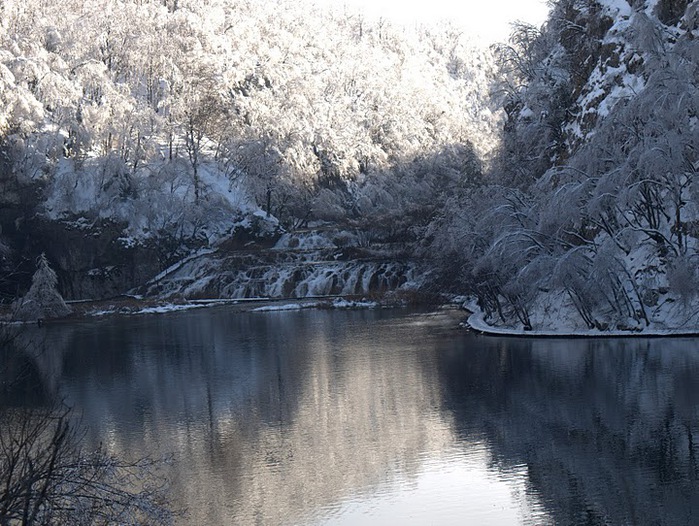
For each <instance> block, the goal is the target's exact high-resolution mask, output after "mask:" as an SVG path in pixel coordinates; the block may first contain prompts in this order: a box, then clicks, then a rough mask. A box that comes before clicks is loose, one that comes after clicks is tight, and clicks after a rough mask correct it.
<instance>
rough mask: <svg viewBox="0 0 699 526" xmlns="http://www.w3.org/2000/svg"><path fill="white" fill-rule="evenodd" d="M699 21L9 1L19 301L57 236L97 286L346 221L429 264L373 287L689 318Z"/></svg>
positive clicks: (8, 273)
mask: <svg viewBox="0 0 699 526" xmlns="http://www.w3.org/2000/svg"><path fill="white" fill-rule="evenodd" d="M698 17H699V14H698V13H697V7H696V6H695V5H694V4H693V3H692V2H689V1H687V0H634V1H630V2H627V1H625V0H555V1H553V2H551V13H550V17H549V19H548V20H547V22H546V23H545V24H544V25H543V26H542V27H539V28H537V27H532V26H527V25H525V24H518V25H516V26H515V27H513V32H512V35H511V37H510V40H509V41H508V42H505V43H502V44H498V45H494V46H491V47H490V48H489V49H483V48H482V47H479V46H478V45H477V44H476V43H474V42H472V41H471V40H469V37H468V35H465V34H463V31H461V30H459V29H458V28H457V27H453V26H450V25H448V24H442V25H437V26H430V25H422V26H415V27H404V26H400V25H395V24H392V23H390V22H388V21H386V20H382V19H371V18H368V17H365V16H364V15H362V14H361V13H360V12H355V11H352V10H350V9H349V8H341V9H328V8H323V7H320V6H318V5H315V4H312V3H305V2H290V1H288V0H274V1H270V2H262V3H260V2H254V1H252V0H206V1H201V2H193V1H188V0H157V1H156V0H83V1H78V0H58V1H55V2H46V1H44V0H29V1H26V2H25V1H19V0H0V184H2V192H1V193H0V226H1V227H2V231H1V232H0V255H1V256H2V274H3V277H2V280H1V282H0V292H1V293H2V295H3V298H4V300H5V301H12V299H13V298H15V297H17V296H19V295H22V294H24V293H26V291H27V290H28V289H29V286H30V278H31V275H32V273H33V271H34V268H35V261H36V258H37V256H38V255H39V254H41V253H44V252H45V253H46V255H47V258H48V261H49V262H50V263H51V265H52V267H54V268H55V270H56V274H57V276H58V282H59V286H63V288H64V289H66V290H63V292H64V295H66V296H67V297H70V298H71V299H87V298H88V297H93V298H94V297H95V296H99V295H102V296H106V295H109V294H115V293H124V292H127V291H128V290H131V289H134V288H136V287H138V286H142V285H144V284H145V283H150V282H152V280H153V279H154V277H155V276H156V275H161V274H162V273H163V272H166V271H167V269H168V268H172V266H173V265H177V264H180V266H181V267H182V268H185V267H186V266H187V263H188V262H189V261H191V258H194V257H195V256H196V257H199V256H197V255H198V254H199V255H201V254H204V252H202V251H208V252H206V254H205V255H206V257H209V258H215V257H219V256H214V255H211V254H212V253H213V252H216V253H220V252H221V251H222V250H223V249H222V248H221V247H227V249H228V250H230V249H231V248H235V249H239V248H240V247H241V246H246V247H247V246H248V244H249V243H252V242H253V241H255V242H256V243H258V242H259V244H260V246H262V245H264V243H267V245H266V246H267V248H268V247H269V246H271V245H274V243H278V242H279V240H280V239H282V240H286V242H287V246H292V245H289V244H288V240H289V238H288V236H289V235H293V234H294V233H295V232H301V231H308V229H316V230H318V229H321V230H326V231H327V230H329V229H333V231H334V234H333V235H334V236H335V237H336V238H339V237H342V239H344V241H343V243H344V244H342V243H339V242H337V241H334V243H336V245H337V246H333V248H334V249H337V250H338V251H339V249H340V248H342V249H343V255H342V257H343V258H345V257H350V256H347V253H348V252H349V248H352V249H353V250H354V253H360V252H361V256H362V257H365V258H366V257H368V255H371V256H372V257H377V254H379V253H381V255H382V257H385V256H386V254H388V252H387V249H386V246H388V245H390V246H391V247H392V248H391V251H390V254H389V255H390V256H391V257H393V258H401V259H405V260H410V262H411V263H410V264H411V265H414V267H411V269H412V270H411V271H410V273H409V274H410V277H409V278H407V277H401V279H399V280H397V279H396V280H384V281H381V280H379V279H378V278H376V276H375V275H374V276H372V277H371V278H370V279H366V283H367V287H369V286H371V284H372V283H384V282H385V283H386V287H388V286H389V285H388V284H389V283H390V284H393V283H394V282H395V284H399V285H400V286H412V287H414V288H417V289H419V290H422V291H429V292H430V293H439V294H448V295H452V296H457V297H464V298H467V299H468V300H469V305H470V308H471V309H476V310H479V311H480V312H482V314H483V319H484V320H485V322H486V323H488V324H490V325H492V326H500V327H505V328H512V329H522V330H547V329H557V328H565V330H570V331H578V330H597V331H606V330H620V331H641V330H666V329H667V330H671V329H678V328H685V329H686V328H688V327H689V328H691V327H695V326H696V325H697V323H698V322H699V320H698V319H697V314H698V313H699V300H698V299H697V293H698V292H699V274H698V273H697V256H698V254H697V238H698V237H699V208H698V205H699V201H698V200H699V187H697V186H696V184H695V181H694V175H695V174H696V173H697V170H699V153H698V151H697V148H698V147H699V144H698V143H699V129H698V126H697V124H698V123H699V117H698V115H697V111H698V110H699V93H698V89H697V85H698V82H697V80H698V79H697V77H698V75H699V69H698V68H699V44H697V42H696V37H697V36H699V33H698V32H697V31H698V30H697V24H698V23H699V18H698ZM340 233H341V234H342V235H340ZM285 236H287V237H285ZM350 238H351V239H352V242H351V243H350V242H349V241H347V240H348V239H350ZM261 239H266V241H264V242H262V241H260V240H261ZM251 240H252V241H251ZM295 243H296V245H294V246H298V243H299V241H298V240H296V241H295ZM348 244H350V245H352V246H351V247H349V248H348ZM398 245H399V246H400V249H399V250H397V249H396V248H395V247H396V246H398ZM66 246H70V247H73V248H72V249H71V250H70V251H69V250H67V249H66V248H65V247H66ZM256 246H257V245H256ZM80 247H83V250H84V251H85V252H88V251H89V252H90V253H91V254H92V255H90V256H89V257H88V256H87V255H85V254H80ZM95 254H96V255H95ZM338 254H339V252H337V251H336V253H335V254H334V255H331V256H327V255H324V256H323V257H324V258H327V259H333V260H337V259H340V256H339V255H338ZM228 255H230V254H228ZM275 257H276V256H275ZM267 259H269V258H267ZM278 259H280V258H278V257H277V258H276V259H275V261H277V260H278ZM224 261H225V264H224V263H222V262H224ZM231 261H232V260H230V259H225V260H224V259H221V260H220V262H221V263H220V264H218V266H216V265H210V264H209V263H210V260H207V262H206V264H203V263H202V264H200V265H199V266H198V267H197V269H198V270H197V272H199V271H201V272H208V273H209V275H208V276H207V279H208V280H209V281H211V280H212V276H213V275H217V273H220V269H221V268H222V265H223V266H224V267H226V269H227V272H229V273H236V272H237V273H238V274H240V272H238V270H236V269H238V268H239V267H238V266H237V265H238V263H231ZM178 262H179V263H178ZM305 263H308V262H305ZM265 264H269V262H268V261H266V263H265ZM382 265H383V266H381V265H379V266H376V267H375V268H374V269H373V270H372V271H371V272H374V273H377V272H381V273H384V274H386V273H388V272H389V271H388V270H386V269H387V268H388V267H387V266H386V264H383V263H382ZM126 268H130V270H129V271H126V270H124V269H126ZM187 268H189V267H187ZM378 268H380V269H381V270H377V269H378ZM114 269H117V270H119V269H121V270H120V271H121V272H122V277H123V276H126V275H127V274H128V276H127V277H125V278H123V279H120V280H117V281H114V280H113V281H112V282H111V285H110V287H102V288H100V287H92V288H89V289H86V288H80V287H76V286H75V283H76V282H77V281H80V280H83V281H84V280H86V279H88V277H89V278H90V279H93V278H95V277H96V276H106V275H108V274H109V273H114V272H115V270H114ZM202 269H204V270H202ZM231 269H232V270H231ZM309 272H310V271H309ZM342 272H344V274H343V275H345V278H344V279H345V282H347V280H348V278H347V277H346V274H347V273H348V271H346V270H342V271H337V273H336V274H333V280H335V279H336V278H337V276H339V275H340V274H342ZM361 272H364V273H366V272H367V271H365V270H361V271H360V270H357V271H356V272H355V274H359V273H361ZM288 274H289V275H294V276H297V278H296V279H297V281H298V279H299V278H298V275H299V272H297V271H296V270H295V271H294V272H290V273H288ZM245 275H246V276H247V278H246V279H248V278H249V279H253V278H254V276H256V274H254V273H247V274H245ZM267 275H268V273H265V274H264V276H267ZM308 275H310V274H308ZM306 277H307V276H306ZM231 279H232V278H231ZM255 279H258V278H255ZM285 279H286V278H285ZM303 279H306V278H303ZM309 279H310V278H309ZM314 279H315V278H314ZM357 279H359V278H357ZM70 283H72V285H70V286H69V284H70ZM391 286H393V285H391ZM71 287H72V288H71ZM334 287H335V288H333V287H330V286H329V288H327V290H328V291H334V290H335V289H337V290H338V291H340V290H349V289H348V288H347V287H344V288H342V287H341V286H339V285H337V286H335V285H334ZM353 287H354V288H352V290H356V291H361V292H366V290H365V289H366V287H365V288H361V287H355V286H354V285H353ZM233 288H234V287H232V286H231V287H229V288H227V289H225V290H226V291H230V290H233ZM67 289H70V291H67ZM148 290H149V292H150V293H154V294H163V293H164V292H163V291H169V292H170V293H172V292H173V291H174V290H175V289H174V288H173V287H172V286H169V288H168V287H151V288H149V289H148ZM178 290H179V293H181V294H184V295H185V296H187V295H189V294H187V293H183V292H182V290H183V289H178ZM202 290H203V289H199V290H198V292H197V294H202ZM206 290H207V291H208V293H209V295H211V294H219V295H222V294H223V293H222V290H223V289H221V288H219V289H216V290H214V291H213V292H211V291H212V290H213V289H210V288H209V289H206ZM236 290H242V289H236ZM246 290H248V289H246ZM255 290H257V289H255ZM279 290H281V291H283V290H287V291H289V290H293V291H295V292H294V294H295V295H299V294H309V291H310V290H311V288H309V287H308V286H306V287H305V288H303V289H299V288H294V286H290V287H287V286H286V285H285V286H281V287H279ZM301 290H302V291H303V292H299V291H301ZM313 290H315V289H313ZM245 294H249V291H248V292H246V293H245ZM280 294H281V293H280ZM229 295H230V294H229Z"/></svg>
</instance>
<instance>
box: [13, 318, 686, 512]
mask: <svg viewBox="0 0 699 526" xmlns="http://www.w3.org/2000/svg"><path fill="white" fill-rule="evenodd" d="M425 320H426V318H425V317H421V316H412V315H407V314H406V313H395V312H387V311H371V312H309V311H306V312H296V313H294V312H280V313H264V314H262V313H259V314H254V313H249V314H241V313H233V312H230V311H227V310H226V309H213V310H205V311H197V312H189V313H181V314H178V315H173V316H153V317H150V316H143V317H135V318H114V319H109V320H102V321H100V322H94V323H84V324H79V325H71V326H54V327H49V328H45V329H42V330H41V331H38V330H37V331H27V332H26V333H25V334H24V336H23V337H24V338H27V339H28V340H27V341H30V342H34V344H33V345H25V346H24V349H25V350H24V351H22V352H20V353H16V354H14V355H12V360H15V362H12V363H15V366H14V367H13V368H9V367H8V368H5V370H4V374H5V376H11V374H12V371H15V370H16V369H17V367H19V365H22V364H23V365H22V367H24V368H27V367H28V368H29V370H31V371H32V376H31V378H32V381H36V380H37V379H39V380H40V382H41V384H42V388H41V392H42V393H44V396H45V397H59V396H60V397H66V398H67V399H68V401H69V402H71V403H73V404H74V405H76V407H78V408H79V409H80V410H81V411H82V413H83V420H84V422H86V423H87V424H88V425H89V438H90V439H91V440H93V441H94V442H103V443H105V444H106V445H107V446H108V447H110V448H112V449H113V450H114V451H116V452H119V453H121V454H124V453H126V454H133V455H134V456H141V455H143V454H145V453H155V454H157V453H165V452H173V453H174V455H175V462H174V464H173V466H172V476H173V480H174V489H175V491H176V493H177V499H178V501H179V503H180V504H181V505H184V506H187V507H188V508H189V509H190V513H191V514H190V517H189V519H188V520H187V523H192V524H265V525H267V524H396V523H407V522H409V523H411V524H464V523H474V524H475V523H477V524H488V523H489V524H513V523H514V524H516V523H519V524H544V523H557V524H610V523H611V524H622V523H626V524H629V523H631V524H688V523H691V522H692V520H691V519H692V518H693V517H694V516H695V514H696V513H699V509H697V506H699V501H698V497H699V490H697V489H696V484H695V482H696V480H697V475H698V471H697V463H696V445H695V436H697V424H698V420H697V396H698V394H697V393H699V391H698V390H697V387H699V385H698V384H699V375H698V374H697V373H698V372H699V371H698V365H699V358H698V357H699V353H698V352H697V350H696V343H695V341H693V340H572V341H564V340H516V339H493V338H483V337H475V336H470V335H465V334H463V333H460V332H456V331H453V330H445V329H442V328H440V327H439V326H437V325H435V324H434V323H426V322H425ZM38 341H43V342H46V345H45V346H44V347H45V348H46V349H47V350H48V349H50V352H46V351H44V352H38V351H36V350H31V349H38V348H39V347H41V346H40V345H38V344H37V343H36V342H38ZM7 363H10V362H7ZM18 364H19V365H18ZM6 384H7V385H9V383H8V382H6ZM16 385H18V384H16ZM26 391H27V387H26V385H25V386H24V387H22V388H21V389H19V388H15V393H14V395H13V394H12V393H9V394H8V393H7V392H6V393H5V397H4V398H3V403H9V401H10V400H17V397H18V396H24V395H26ZM17 393H19V395H18V394H17ZM13 396H14V398H13ZM35 403H40V401H38V402H35Z"/></svg>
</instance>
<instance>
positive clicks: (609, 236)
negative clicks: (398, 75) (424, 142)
mask: <svg viewBox="0 0 699 526" xmlns="http://www.w3.org/2000/svg"><path fill="white" fill-rule="evenodd" d="M697 21H698V18H697V6H696V5H695V4H694V3H692V2H686V1H674V0H652V1H645V2H633V3H628V2H626V1H624V0H598V1H581V0H562V1H558V2H556V3H555V5H554V7H553V11H552V14H551V18H550V19H549V22H548V23H547V25H546V26H545V27H544V28H543V29H542V30H541V31H537V30H536V29H534V28H520V30H519V31H518V32H517V33H515V35H514V37H513V41H512V42H511V46H509V47H503V48H502V49H501V50H500V52H501V64H502V71H503V80H502V84H503V86H504V89H505V90H506V91H507V93H508V94H507V100H506V109H507V111H508V122H507V124H506V127H505V135H504V142H503V145H504V146H503V148H502V151H501V152H500V154H499V157H498V160H497V163H496V164H497V166H496V168H495V169H494V170H493V172H492V173H491V174H490V184H489V185H487V186H483V187H479V188H477V189H475V190H474V191H473V192H471V193H470V194H469V195H467V196H465V197H464V199H463V200H461V201H460V202H459V207H460V209H468V210H470V211H471V214H469V215H468V216H465V215H464V214H453V215H449V216H445V217H444V218H443V219H442V221H441V222H440V225H439V227H438V228H435V239H434V241H433V245H432V250H433V252H436V250H435V247H436V249H437V250H441V251H442V252H443V253H447V254H456V255H457V258H453V257H450V259H451V261H447V262H444V263H441V265H442V268H443V269H446V270H448V271H449V273H450V275H451V276H454V275H458V276H459V278H458V279H457V280H456V282H454V281H452V282H451V286H452V288H455V289H460V290H459V291H460V292H467V293H470V294H472V295H474V298H476V299H477V301H478V307H479V309H481V310H482V311H483V313H484V314H485V320H486V321H488V322H489V323H491V324H494V325H497V326H503V327H512V328H515V329H525V330H543V331H558V332H559V333H561V332H563V333H565V332H571V331H572V332H575V331H579V330H589V329H594V330H598V331H612V330H615V331H627V332H628V331H642V330H673V329H676V330H682V331H687V330H699V298H698V296H697V295H698V294H699V274H698V272H697V263H698V262H699V259H698V256H699V253H698V252H697V250H698V248H699V228H697V225H699V193H698V192H697V190H698V189H699V187H698V186H697V183H698V182H699V181H697V180H696V176H697V171H698V170H699V127H698V124H699V120H698V115H699V90H698V88H697V86H698V85H699V82H698V81H699V44H697V36H699V30H698V27H697ZM515 59H517V60H515ZM508 90H509V91H508ZM457 239H458V240H460V242H458V244H456V243H457V242H455V240H457ZM446 270H443V272H446Z"/></svg>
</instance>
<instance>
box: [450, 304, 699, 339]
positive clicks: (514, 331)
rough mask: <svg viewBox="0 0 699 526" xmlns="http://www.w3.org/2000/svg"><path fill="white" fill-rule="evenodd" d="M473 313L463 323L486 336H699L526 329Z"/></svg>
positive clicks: (666, 332) (689, 333) (650, 331)
mask: <svg viewBox="0 0 699 526" xmlns="http://www.w3.org/2000/svg"><path fill="white" fill-rule="evenodd" d="M468 311H469V312H472V314H471V315H470V316H469V317H468V319H467V320H466V321H465V322H463V323H462V325H463V326H465V327H466V328H468V329H470V330H472V331H474V332H478V333H480V334H483V335H486V336H508V337H524V338H566V339H570V338H680V337H683V338H686V337H696V336H699V329H692V330H683V329H643V330H639V331H621V330H608V331H601V330H598V329H587V330H580V329H576V330H565V329H561V330H524V329H522V328H511V327H497V326H493V325H490V324H489V323H488V322H486V321H485V313H483V312H482V311H481V310H480V309H477V308H476V309H475V310H474V309H472V308H468Z"/></svg>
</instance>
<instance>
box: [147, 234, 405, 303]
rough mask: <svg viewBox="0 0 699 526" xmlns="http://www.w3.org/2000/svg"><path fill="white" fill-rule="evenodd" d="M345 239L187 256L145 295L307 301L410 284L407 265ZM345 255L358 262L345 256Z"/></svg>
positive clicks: (292, 237) (292, 239)
mask: <svg viewBox="0 0 699 526" xmlns="http://www.w3.org/2000/svg"><path fill="white" fill-rule="evenodd" d="M344 234H345V235H343V236H337V234H336V235H335V236H331V235H329V234H327V233H323V232H317V231H312V232H308V233H300V234H285V235H284V236H282V238H281V239H280V240H279V241H278V242H277V244H276V245H275V246H274V247H273V248H271V249H257V250H255V249H251V250H242V251H241V250H237V251H233V252H228V253H224V252H209V253H205V254H202V255H200V256H195V257H190V258H188V260H186V261H184V262H182V263H181V264H180V265H178V266H176V267H173V268H171V269H169V270H168V271H166V272H163V273H161V275H159V276H158V278H157V279H156V280H154V281H153V282H151V283H149V284H148V286H147V290H146V291H145V293H146V294H147V295H159V296H173V295H180V296H184V297H186V298H230V299H242V298H280V299H281V298H311V297H320V296H353V295H368V294H373V293H385V292H388V291H394V290H397V289H399V288H401V287H408V286H410V284H411V283H414V279H415V271H414V265H413V264H412V263H411V262H407V261H404V260H401V258H398V257H396V256H395V255H392V254H391V251H390V250H387V249H385V248H383V249H381V250H377V249H374V250H363V251H358V249H357V246H356V244H355V242H354V241H355V240H354V239H353V238H352V237H351V236H348V235H346V233H344ZM339 245H341V246H339ZM348 251H351V252H353V253H355V254H356V255H357V254H358V255H359V257H354V258H352V257H349V256H348V255H347V252H348Z"/></svg>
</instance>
